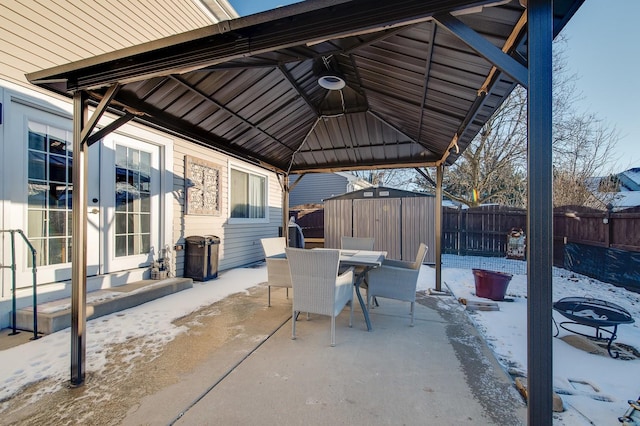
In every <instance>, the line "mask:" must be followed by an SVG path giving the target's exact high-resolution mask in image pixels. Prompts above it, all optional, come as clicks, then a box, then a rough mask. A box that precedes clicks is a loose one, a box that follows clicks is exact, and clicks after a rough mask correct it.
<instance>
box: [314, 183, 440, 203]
mask: <svg viewBox="0 0 640 426" xmlns="http://www.w3.org/2000/svg"><path fill="white" fill-rule="evenodd" d="M433 196H434V195H433V194H426V193H424V192H413V191H405V190H402V189H395V188H387V187H384V186H376V187H374V188H364V189H359V190H357V191H351V192H346V193H344V194H340V195H336V196H335V197H331V198H327V199H325V201H327V200H360V199H366V198H410V197H433Z"/></svg>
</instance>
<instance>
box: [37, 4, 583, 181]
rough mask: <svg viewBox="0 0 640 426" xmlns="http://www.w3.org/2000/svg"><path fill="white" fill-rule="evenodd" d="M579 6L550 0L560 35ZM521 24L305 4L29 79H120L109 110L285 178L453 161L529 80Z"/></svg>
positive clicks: (498, 17) (511, 12)
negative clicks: (333, 78)
mask: <svg viewBox="0 0 640 426" xmlns="http://www.w3.org/2000/svg"><path fill="white" fill-rule="evenodd" d="M582 1H583V0H555V1H554V2H553V4H554V34H558V33H559V32H560V30H561V29H562V28H563V27H564V25H565V24H566V22H567V21H568V20H569V19H570V17H571V16H572V15H573V14H574V13H575V11H576V10H577V8H578V7H579V6H580V4H581V3H582ZM526 18H527V14H526V10H525V8H523V7H522V6H521V5H520V2H519V1H517V0H514V1H499V2H496V1H495V0H494V1H490V0H484V1H482V0H475V1H472V0H396V1H394V2H389V1H388V0H366V1H363V0H351V1H348V0H307V1H305V2H303V3H298V4H293V5H291V6H287V7H283V8H279V9H275V10H272V11H268V12H264V13H260V14H256V15H252V16H248V17H244V18H238V19H234V20H230V21H224V22H220V23H218V24H214V25H211V26H208V27H205V28H202V29H198V30H194V31H191V32H188V33H184V34H178V35H176V36H172V37H168V38H165V39H161V40H158V41H154V42H150V43H145V44H142V45H139V46H134V47H131V48H127V49H123V50H119V51H116V52H112V53H109V54H104V55H100V56H96V57H93V58H89V59H86V60H82V61H78V62H74V63H70V64H67V65H63V66H58V67H54V68H51V69H47V70H43V71H38V72H34V73H31V74H28V75H27V78H28V80H29V81H30V82H32V83H34V84H36V85H39V86H42V87H45V88H48V89H50V90H52V91H55V92H58V93H62V94H65V95H67V96H70V95H71V94H72V93H73V92H75V91H78V90H85V91H87V92H88V93H89V94H90V97H91V99H92V101H93V102H95V103H96V104H97V103H98V102H99V101H100V100H102V99H103V97H105V93H108V88H109V87H110V86H112V85H114V84H117V85H118V86H117V87H119V89H118V90H117V92H116V94H115V96H114V97H113V99H112V101H111V103H110V109H111V111H112V112H116V113H119V114H124V113H125V112H129V113H134V114H136V120H137V121H140V122H143V123H145V124H148V125H150V126H152V127H156V128H161V129H164V130H166V131H169V132H172V133H175V134H177V135H180V136H182V137H185V138H187V139H189V140H191V141H193V142H196V143H199V144H202V145H205V146H209V147H211V148H214V149H217V150H221V151H224V152H227V153H230V154H232V155H236V156H238V157H240V158H242V159H244V160H248V161H252V162H255V163H257V164H260V165H262V166H264V167H267V168H270V169H272V170H275V171H277V172H286V173H289V172H290V173H306V172H312V171H316V172H318V171H338V170H355V169H371V168H391V167H410V166H418V165H420V166H424V165H435V164H442V163H444V164H451V163H453V162H454V161H455V160H456V158H457V157H458V156H459V154H460V152H462V151H463V150H464V149H465V148H466V147H467V146H468V144H469V143H470V142H471V140H472V139H473V138H474V136H475V135H476V134H477V133H478V131H479V130H480V128H481V127H482V125H483V124H484V123H485V122H486V121H487V120H488V118H489V117H490V116H491V115H492V114H493V113H494V111H495V110H496V109H497V108H498V107H499V106H500V104H501V103H502V102H503V101H504V100H505V98H506V97H507V96H508V95H509V93H510V92H511V91H512V90H513V88H514V87H515V86H516V84H518V83H521V84H524V85H526V84H527V82H526V79H527V74H526V58H527V43H526V39H527V33H526V31H527V24H526ZM463 40H464V41H463ZM501 51H502V52H505V53H506V55H503V54H501ZM522 70H524V73H523V72H522ZM327 71H331V72H333V73H339V75H340V76H341V77H342V78H343V79H344V81H345V82H346V86H345V87H344V88H343V89H342V90H327V89H324V88H322V87H320V86H319V85H318V78H319V77H320V76H322V74H323V73H324V72H327Z"/></svg>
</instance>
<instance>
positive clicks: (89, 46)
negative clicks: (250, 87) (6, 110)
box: [0, 0, 233, 87]
mask: <svg viewBox="0 0 640 426" xmlns="http://www.w3.org/2000/svg"><path fill="white" fill-rule="evenodd" d="M218 3H226V4H228V2H226V1H220V2H218ZM229 9H230V10H233V9H232V8H229ZM220 19H227V18H226V17H225V16H221V17H217V19H216V16H213V15H212V14H211V13H208V12H207V10H206V9H205V8H204V7H203V6H202V5H201V4H199V2H198V1H194V0H182V1H175V0H136V1H131V0H91V1H83V0H70V1H54V0H49V1H39V2H37V1H33V0H2V1H0V46H2V55H0V78H2V79H5V80H7V81H11V82H13V83H16V84H19V85H22V86H26V87H29V86H30V85H29V83H28V82H27V81H26V80H25V78H24V74H25V73H30V72H34V71H38V70H41V69H46V68H50V67H54V66H56V65H62V64H66V63H69V62H72V61H78V60H81V59H85V58H89V57H92V56H95V55H99V54H102V53H107V52H112V51H114V50H118V49H122V48H125V47H130V46H135V45H138V44H141V43H145V42H148V41H151V40H157V39H160V38H163V37H167V36H170V35H173V34H178V33H183V32H186V31H191V30H194V29H197V28H201V27H204V26H207V25H211V24H212V23H214V22H216V21H218V20H220Z"/></svg>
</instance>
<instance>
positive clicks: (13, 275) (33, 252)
mask: <svg viewBox="0 0 640 426" xmlns="http://www.w3.org/2000/svg"><path fill="white" fill-rule="evenodd" d="M0 233H3V234H4V233H9V234H11V288H12V296H11V299H12V300H11V303H12V317H11V323H12V324H11V325H12V327H13V331H12V332H11V333H10V334H9V335H10V336H13V335H16V334H18V333H20V332H19V331H17V330H16V322H17V321H16V233H18V234H20V236H21V237H22V239H23V240H24V242H25V243H26V244H27V246H28V247H29V250H30V251H31V263H32V265H33V268H32V275H33V337H32V338H31V340H36V339H38V338H39V336H38V295H37V291H36V249H35V247H33V245H32V244H31V242H30V241H29V239H28V238H27V236H26V235H25V234H24V232H23V231H22V230H21V229H0Z"/></svg>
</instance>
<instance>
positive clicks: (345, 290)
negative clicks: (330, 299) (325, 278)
mask: <svg viewBox="0 0 640 426" xmlns="http://www.w3.org/2000/svg"><path fill="white" fill-rule="evenodd" d="M353 278H354V268H353V267H350V268H349V269H347V270H346V271H345V272H343V273H342V274H340V275H338V277H337V278H336V294H335V302H334V305H333V310H334V315H338V313H340V311H341V310H342V308H343V307H344V306H345V305H346V304H347V302H348V301H349V300H353Z"/></svg>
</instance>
